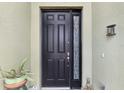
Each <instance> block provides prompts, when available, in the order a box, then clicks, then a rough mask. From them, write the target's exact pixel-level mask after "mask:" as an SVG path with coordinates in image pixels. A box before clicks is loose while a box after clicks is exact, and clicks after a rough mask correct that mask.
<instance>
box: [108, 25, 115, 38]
mask: <svg viewBox="0 0 124 93" xmlns="http://www.w3.org/2000/svg"><path fill="white" fill-rule="evenodd" d="M115 26H116V24H113V25H109V26H107V34H106V36H114V35H116V33H115Z"/></svg>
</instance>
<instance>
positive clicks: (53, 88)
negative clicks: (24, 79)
mask: <svg viewBox="0 0 124 93" xmlns="http://www.w3.org/2000/svg"><path fill="white" fill-rule="evenodd" d="M41 89H43V90H70V87H42V88H41Z"/></svg>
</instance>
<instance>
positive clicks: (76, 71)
mask: <svg viewBox="0 0 124 93" xmlns="http://www.w3.org/2000/svg"><path fill="white" fill-rule="evenodd" d="M73 31H74V32H73V37H74V39H73V51H74V54H73V56H74V65H73V66H74V68H73V69H74V72H73V73H74V77H73V78H74V79H79V16H73Z"/></svg>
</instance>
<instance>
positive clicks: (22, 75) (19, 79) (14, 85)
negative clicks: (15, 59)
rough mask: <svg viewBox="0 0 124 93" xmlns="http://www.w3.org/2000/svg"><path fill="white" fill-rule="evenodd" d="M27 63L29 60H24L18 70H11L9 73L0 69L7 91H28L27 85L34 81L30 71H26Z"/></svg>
mask: <svg viewBox="0 0 124 93" xmlns="http://www.w3.org/2000/svg"><path fill="white" fill-rule="evenodd" d="M26 63H27V58H25V59H24V60H22V63H21V65H20V66H19V68H18V69H10V70H9V71H5V70H3V69H1V68H0V72H1V75H2V78H3V81H4V87H5V88H6V89H19V88H21V87H22V88H23V89H27V88H26V86H25V84H26V83H27V81H32V79H31V78H30V74H31V72H30V71H27V70H26V69H25V64H26Z"/></svg>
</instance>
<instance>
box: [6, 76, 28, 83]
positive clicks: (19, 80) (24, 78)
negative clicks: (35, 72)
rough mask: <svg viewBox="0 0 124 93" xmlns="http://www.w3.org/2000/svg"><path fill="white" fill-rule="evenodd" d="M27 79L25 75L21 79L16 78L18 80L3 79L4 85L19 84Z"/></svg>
mask: <svg viewBox="0 0 124 93" xmlns="http://www.w3.org/2000/svg"><path fill="white" fill-rule="evenodd" d="M26 79H27V76H26V75H23V76H21V77H18V78H10V79H9V78H5V79H4V82H5V84H13V83H19V82H21V81H24V80H26Z"/></svg>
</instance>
